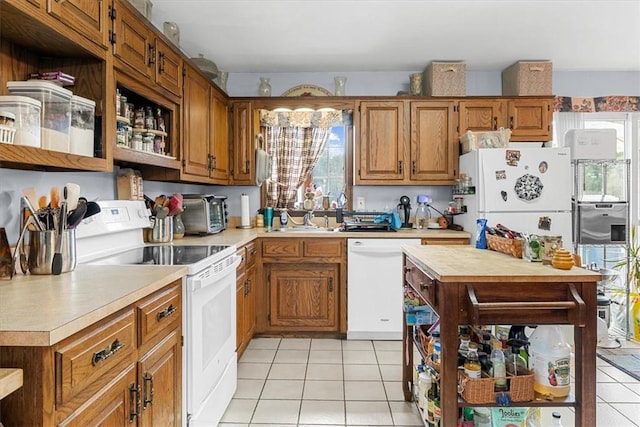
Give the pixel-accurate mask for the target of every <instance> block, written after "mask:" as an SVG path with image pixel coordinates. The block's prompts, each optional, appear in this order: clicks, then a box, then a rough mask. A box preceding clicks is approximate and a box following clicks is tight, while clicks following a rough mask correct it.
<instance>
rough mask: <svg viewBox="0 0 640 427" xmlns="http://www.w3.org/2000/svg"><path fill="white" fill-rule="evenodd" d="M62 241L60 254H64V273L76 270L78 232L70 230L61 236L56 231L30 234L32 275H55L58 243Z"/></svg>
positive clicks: (29, 255)
mask: <svg viewBox="0 0 640 427" xmlns="http://www.w3.org/2000/svg"><path fill="white" fill-rule="evenodd" d="M58 238H61V239H62V246H61V249H60V252H61V254H62V271H61V272H62V273H68V272H70V271H73V270H74V269H75V268H76V264H77V262H78V260H77V254H76V230H75V229H69V230H65V231H63V232H62V234H61V235H58V233H57V232H56V231H54V230H47V231H31V232H29V251H28V265H29V272H30V273H31V274H37V275H40V274H53V273H52V269H51V266H52V263H53V256H54V254H55V252H56V241H57V239H58Z"/></svg>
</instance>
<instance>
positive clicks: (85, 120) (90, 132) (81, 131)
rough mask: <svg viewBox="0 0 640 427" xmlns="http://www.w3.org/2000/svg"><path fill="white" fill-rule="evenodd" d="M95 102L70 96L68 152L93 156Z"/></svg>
mask: <svg viewBox="0 0 640 427" xmlns="http://www.w3.org/2000/svg"><path fill="white" fill-rule="evenodd" d="M95 114H96V103H95V102H94V101H92V100H90V99H87V98H83V97H81V96H78V95H73V96H72V97H71V135H70V140H69V152H70V153H73V154H79V155H81V156H91V157H93V137H94V128H95Z"/></svg>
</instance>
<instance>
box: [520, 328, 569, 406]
mask: <svg viewBox="0 0 640 427" xmlns="http://www.w3.org/2000/svg"><path fill="white" fill-rule="evenodd" d="M529 343H530V344H529V364H530V367H531V368H532V369H533V371H534V384H533V388H534V390H535V391H536V392H538V393H541V394H550V395H552V396H554V397H564V396H567V395H568V394H569V391H570V389H571V385H570V381H571V375H570V374H571V347H570V346H569V344H568V343H567V342H566V341H565V340H564V338H563V335H562V332H561V331H560V328H559V327H558V326H554V325H540V326H538V327H537V328H536V330H535V331H534V332H533V333H532V334H531V337H530V338H529Z"/></svg>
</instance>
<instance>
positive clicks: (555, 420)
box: [550, 412, 562, 427]
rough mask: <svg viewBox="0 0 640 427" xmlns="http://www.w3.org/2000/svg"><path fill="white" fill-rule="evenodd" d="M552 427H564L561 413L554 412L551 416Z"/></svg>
mask: <svg viewBox="0 0 640 427" xmlns="http://www.w3.org/2000/svg"><path fill="white" fill-rule="evenodd" d="M550 425H551V427H562V415H560V412H554V413H552V414H551V424H550Z"/></svg>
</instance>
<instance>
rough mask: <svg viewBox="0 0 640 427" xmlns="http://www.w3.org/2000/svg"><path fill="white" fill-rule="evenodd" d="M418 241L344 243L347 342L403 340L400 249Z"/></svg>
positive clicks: (374, 240)
mask: <svg viewBox="0 0 640 427" xmlns="http://www.w3.org/2000/svg"><path fill="white" fill-rule="evenodd" d="M404 245H411V246H420V239H347V249H348V251H347V254H348V255H347V256H348V258H347V339H376V340H400V339H402V316H403V311H402V303H403V301H402V300H403V286H402V285H403V273H402V249H401V248H402V246H404Z"/></svg>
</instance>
